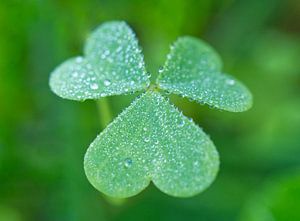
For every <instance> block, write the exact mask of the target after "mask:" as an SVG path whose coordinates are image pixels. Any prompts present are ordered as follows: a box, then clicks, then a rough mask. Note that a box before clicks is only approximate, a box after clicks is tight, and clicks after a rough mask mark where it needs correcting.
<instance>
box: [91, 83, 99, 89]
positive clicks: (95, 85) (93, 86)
mask: <svg viewBox="0 0 300 221" xmlns="http://www.w3.org/2000/svg"><path fill="white" fill-rule="evenodd" d="M90 88H91V89H92V90H97V89H98V88H99V85H98V84H96V83H92V84H91V85H90Z"/></svg>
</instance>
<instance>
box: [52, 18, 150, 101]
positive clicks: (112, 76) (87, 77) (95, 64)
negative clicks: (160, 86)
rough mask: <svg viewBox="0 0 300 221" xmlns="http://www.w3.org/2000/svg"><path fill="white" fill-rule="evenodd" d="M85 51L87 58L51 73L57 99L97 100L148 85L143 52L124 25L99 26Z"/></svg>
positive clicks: (79, 59) (116, 23) (111, 23)
mask: <svg viewBox="0 0 300 221" xmlns="http://www.w3.org/2000/svg"><path fill="white" fill-rule="evenodd" d="M84 52H85V55H84V57H81V56H79V57H76V58H73V59H69V60H67V61H66V62H64V63H63V64H61V65H60V66H58V67H57V68H56V69H55V70H54V72H53V73H52V74H51V77H50V86H51V89H52V90H53V91H54V92H55V93H56V94H57V95H58V96H60V97H62V98H67V99H71V100H86V99H98V98H100V97H104V96H109V95H119V94H124V93H129V92H135V91H141V90H145V89H146V88H147V87H148V86H149V83H150V82H149V79H148V78H149V76H148V75H147V73H146V69H145V64H144V58H143V55H142V53H141V49H140V48H139V46H138V41H137V39H136V37H135V34H134V33H133V31H132V30H131V29H130V28H129V26H128V25H127V24H126V23H125V22H107V23H104V24H103V25H100V26H99V27H98V28H97V29H96V30H95V31H94V32H93V33H92V34H91V36H90V37H89V38H88V40H87V42H86V46H85V50H84Z"/></svg>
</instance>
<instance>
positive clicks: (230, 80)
mask: <svg viewBox="0 0 300 221" xmlns="http://www.w3.org/2000/svg"><path fill="white" fill-rule="evenodd" d="M226 83H227V84H228V85H234V84H235V80H232V79H228V80H226Z"/></svg>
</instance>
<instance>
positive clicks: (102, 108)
mask: <svg viewBox="0 0 300 221" xmlns="http://www.w3.org/2000/svg"><path fill="white" fill-rule="evenodd" d="M96 102H97V108H98V115H99V118H100V125H101V129H104V128H105V127H106V126H107V124H108V123H109V122H110V121H111V120H112V113H111V110H110V106H109V100H108V98H107V97H103V98H101V99H100V100H97V101H96Z"/></svg>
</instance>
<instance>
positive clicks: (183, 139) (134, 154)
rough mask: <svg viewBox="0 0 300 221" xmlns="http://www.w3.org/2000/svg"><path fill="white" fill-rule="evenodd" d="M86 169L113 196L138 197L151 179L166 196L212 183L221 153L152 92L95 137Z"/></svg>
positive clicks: (192, 191)
mask: <svg viewBox="0 0 300 221" xmlns="http://www.w3.org/2000/svg"><path fill="white" fill-rule="evenodd" d="M84 168H85V172H86V175H87V178H88V180H89V181H90V182H91V184H92V185H93V186H94V187H95V188H96V189H98V190H99V191H101V192H103V193H104V194H106V195H109V196H111V197H116V198H126V197H130V196H134V195H136V194H138V193H140V192H141V191H142V190H143V189H145V188H146V187H147V186H148V185H149V183H150V181H152V182H153V183H154V184H155V185H156V186H157V187H158V189H160V190H161V191H162V192H164V193H166V194H168V195H171V196H176V197H190V196H194V195H196V194H198V193H200V192H202V191H203V190H205V189H206V188H207V187H208V186H209V185H210V184H211V183H212V182H213V180H214V179H215V177H216V174H217V172H218V168H219V156H218V152H217V150H216V148H215V146H214V144H213V142H212V141H211V140H210V138H209V137H208V136H207V135H206V134H205V133H204V132H203V131H202V129H201V128H199V127H198V126H197V125H196V124H195V123H193V122H192V121H191V120H190V119H188V118H187V117H185V116H184V115H183V114H182V113H181V112H180V111H178V109H177V108H176V107H174V106H173V105H172V104H170V103H169V102H168V100H167V99H166V98H165V97H163V96H162V95H160V94H159V93H158V92H155V91H148V92H146V93H144V94H142V95H141V96H140V97H139V98H137V99H136V100H135V101H134V102H133V103H132V104H131V105H130V106H129V107H128V108H127V109H125V110H124V111H123V112H122V113H121V114H120V115H119V116H118V117H117V118H116V119H115V120H114V121H113V122H112V123H111V124H110V125H109V126H108V127H107V128H106V129H104V131H103V132H102V133H100V134H99V135H98V137H97V138H96V139H95V140H94V141H93V142H92V144H91V145H90V147H89V148H88V150H87V152H86V155H85V159H84Z"/></svg>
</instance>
